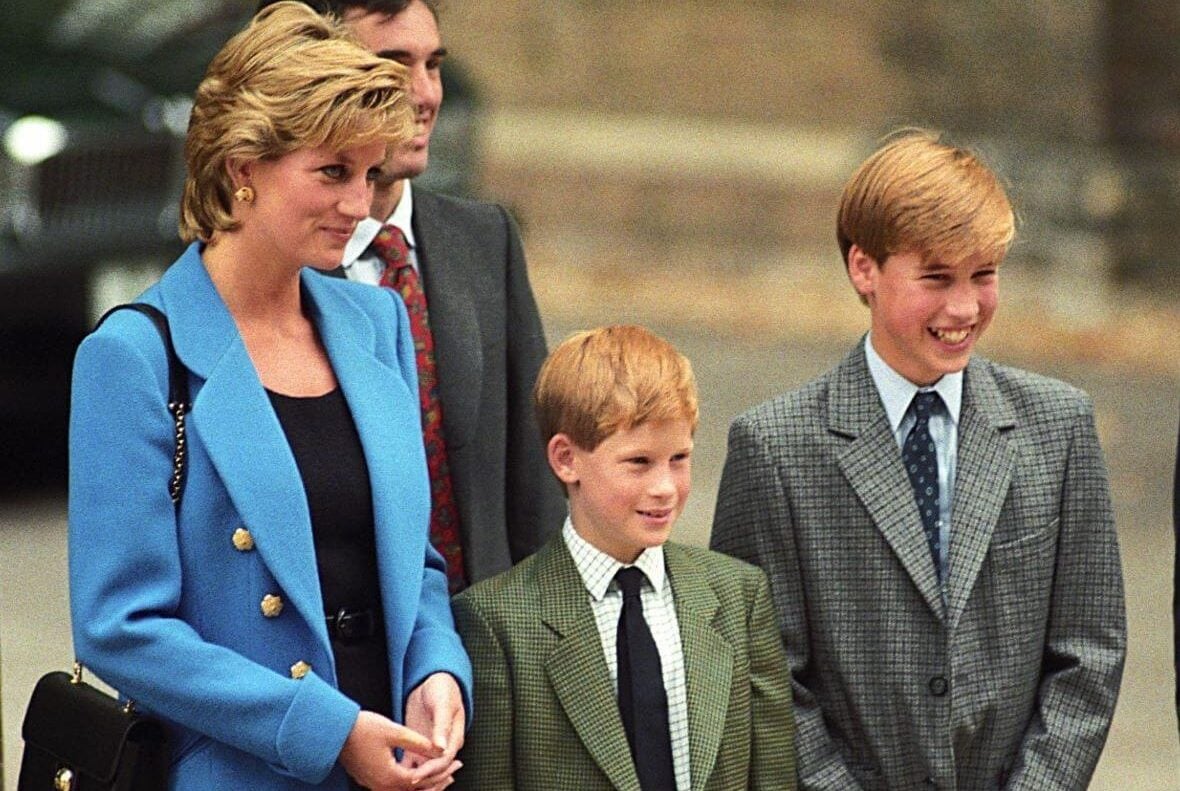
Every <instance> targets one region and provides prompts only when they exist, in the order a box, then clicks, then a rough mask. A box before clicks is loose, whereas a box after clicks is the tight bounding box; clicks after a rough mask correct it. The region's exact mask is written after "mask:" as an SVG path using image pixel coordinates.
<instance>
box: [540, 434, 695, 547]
mask: <svg viewBox="0 0 1180 791" xmlns="http://www.w3.org/2000/svg"><path fill="white" fill-rule="evenodd" d="M692 447H693V440H692V426H691V425H690V423H689V421H688V420H684V419H677V420H659V421H651V422H647V423H641V424H639V425H638V426H634V427H632V428H630V429H626V430H623V431H616V432H615V433H614V434H611V435H610V436H609V437H607V438H606V439H604V440H603V441H602V442H600V443H599V444H598V447H596V448H595V449H594V450H585V449H583V448H580V447H578V446H577V445H575V444H574V443H573V442H572V441H571V440H570V438H569V437H568V436H567V435H565V434H556V435H554V437H553V438H552V439H551V440H550V441H549V448H548V450H549V463H550V465H551V466H552V467H553V471H554V473H555V474H556V475H557V477H558V478H559V479H560V480H561V481H562V482H563V483H564V484H565V485H566V490H567V491H568V493H569V502H570V518H571V520H572V521H573V523H574V529H575V530H577V532H578V535H580V536H581V537H582V538H584V539H585V540H586V541H587V542H589V543H590V544H592V545H593V546H595V547H596V548H598V549H600V550H602V551H603V552H605V553H607V554H608V555H610V556H611V557H613V558H615V559H616V560H618V561H619V562H621V563H632V562H634V561H635V559H636V558H637V557H639V555H640V553H641V552H643V550H645V549H647V548H648V547H657V546H660V545H661V544H663V543H664V542H665V541H667V540H668V535H669V534H670V533H671V531H672V525H673V524H675V522H676V519H677V517H679V516H680V512H681V511H682V510H684V502H685V500H687V499H688V492H689V488H690V485H691V474H692Z"/></svg>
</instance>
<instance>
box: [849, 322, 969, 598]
mask: <svg viewBox="0 0 1180 791" xmlns="http://www.w3.org/2000/svg"><path fill="white" fill-rule="evenodd" d="M865 360H866V362H867V363H868V365H869V374H870V375H871V376H872V377H873V384H875V385H876V386H877V393H878V394H879V395H880V396H881V403H882V405H884V407H885V414H886V415H887V416H888V417H889V426H890V428H892V429H893V437H894V439H896V440H897V447H898V449H899V450H900V449H901V446H902V445H903V444H904V443H905V438H906V437H907V436H908V435H909V433H910V429H912V428H913V427H914V423H916V422H917V417H915V416H914V413H913V412H912V411H910V402H911V401H913V400H914V395H915V394H916V393H918V391H919V390H920V391H922V392H928V391H934V392H936V393H938V395H939V396H940V397H941V398H942V403H943V406H945V407H946V409H944V410H939V411H938V412H937V413H933V414H931V415H930V422H929V426H930V438H931V439H932V440H934V449H935V453H936V454H937V455H938V538H939V542H940V544H941V548H940V552H939V559H938V566H939V570H940V571H941V572H942V573H941V579H942V581H943V584H944V585H945V583H946V579H947V573H948V572H949V571H950V546H951V505H952V503H953V502H954V493H955V492H954V489H955V461H956V459H957V457H958V452H959V409H960V407H961V406H962V404H963V372H962V371H958V372H956V373H953V374H946V375H944V376H943V377H942V378H941V379H939V380H938V381H937V382H935V383H934V384H933V385H931V386H930V387H918V386H917V385H916V384H914V383H913V382H911V381H910V380H908V379H906V378H905V377H904V376H902V375H901V374H899V373H898V372H897V371H895V370H893V369H892V368H891V367H890V366H889V363H887V362H885V361H884V360H883V359H881V355H879V354H877V350H876V349H874V348H873V337H872V335H871V334H870V335H869V337H868V338H867V339H866V340H865ZM943 599H944V604H945V599H946V593H945V588H944V593H943Z"/></svg>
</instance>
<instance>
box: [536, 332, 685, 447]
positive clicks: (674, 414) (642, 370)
mask: <svg viewBox="0 0 1180 791" xmlns="http://www.w3.org/2000/svg"><path fill="white" fill-rule="evenodd" d="M533 405H534V406H535V408H536V412H537V423H538V424H539V425H540V427H541V437H542V439H544V441H545V442H546V443H548V442H549V440H550V439H552V438H553V436H554V435H556V434H565V435H566V436H568V437H569V438H570V440H571V441H572V442H573V443H574V444H575V445H577V446H578V447H579V448H582V449H583V450H587V451H592V450H594V449H595V448H596V447H598V444H599V443H600V442H602V441H603V440H604V439H606V438H607V437H609V436H610V435H612V434H614V433H615V432H617V431H626V430H628V429H630V428H633V427H635V426H638V425H640V424H642V423H646V422H649V421H654V420H681V419H683V420H687V421H689V424H690V426H691V429H692V431H694V432H695V431H696V427H697V420H698V408H697V386H696V379H695V378H694V376H693V373H692V364H691V363H689V361H688V358H686V357H685V356H684V355H682V354H680V352H678V351H676V349H675V348H674V347H673V346H672V344H670V343H668V342H667V341H665V340H664V339H663V338H660V337H658V336H657V335H655V334H654V333H652V332H650V331H649V330H647V329H645V328H643V327H638V326H634V325H615V326H611V327H599V328H598V329H594V330H588V331H585V332H579V333H576V334H574V335H571V336H570V337H569V338H567V339H566V340H564V341H562V343H561V344H560V345H559V346H558V347H557V348H556V349H554V350H553V352H552V353H551V354H550V355H549V357H548V358H547V359H546V360H545V362H544V363H543V364H542V365H541V370H540V372H539V373H538V374H537V383H536V386H535V387H534V388H533Z"/></svg>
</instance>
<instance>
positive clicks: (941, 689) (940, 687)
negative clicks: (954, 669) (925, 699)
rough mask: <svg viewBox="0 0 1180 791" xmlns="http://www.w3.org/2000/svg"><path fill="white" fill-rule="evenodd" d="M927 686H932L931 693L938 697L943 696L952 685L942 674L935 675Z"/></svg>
mask: <svg viewBox="0 0 1180 791" xmlns="http://www.w3.org/2000/svg"><path fill="white" fill-rule="evenodd" d="M927 686H928V687H929V688H930V694H931V695H933V696H934V697H936V698H941V697H942V696H943V695H945V694H946V693H947V691H948V690H949V689H950V688H951V685H950V684H948V683H947V681H946V679H945V678H943V677H942V676H935V677H934V678H932V679H930V683H929V684H927Z"/></svg>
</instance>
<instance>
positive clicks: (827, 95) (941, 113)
mask: <svg viewBox="0 0 1180 791" xmlns="http://www.w3.org/2000/svg"><path fill="white" fill-rule="evenodd" d="M897 9H904V13H898V11H897ZM1178 9H1180V4H1173V3H1168V2H1163V0H1130V2H1119V1H1118V0H1105V1H1104V0H1041V1H1040V2H1034V1H1033V0H976V2H973V3H962V2H958V1H957V0H915V2H911V3H906V4H883V3H875V2H867V1H866V0H836V1H833V2H825V3H811V4H804V3H783V2H773V1H771V0H762V1H760V2H754V1H751V2H741V3H729V4H718V3H713V2H704V0H686V1H685V2H650V3H643V4H639V3H624V2H619V0H548V1H547V2H537V1H536V0H501V1H499V2H492V1H491V0H465V1H464V2H463V3H462V4H459V3H457V2H453V3H451V4H450V6H449V7H448V6H444V11H443V30H444V36H445V38H446V40H447V43H448V46H449V47H450V49H451V50H452V52H453V53H454V54H455V57H456V59H457V60H461V61H462V63H463V64H464V66H465V67H466V68H467V69H468V71H469V72H470V74H471V75H472V76H473V78H474V81H475V83H476V84H477V85H478V86H479V87H480V90H481V93H482V98H483V100H484V106H485V107H486V108H488V113H487V115H486V116H485V132H486V134H485V136H484V146H485V147H484V162H485V163H486V167H485V170H484V173H483V183H484V187H485V191H487V192H488V193H490V194H491V195H492V196H493V197H496V198H498V199H501V200H504V201H506V202H508V203H510V204H511V205H512V206H513V207H514V208H515V210H516V211H517V212H518V214H519V215H520V216H521V219H522V221H523V222H524V223H525V224H526V225H527V226H528V227H529V228H530V232H531V233H533V234H538V235H540V236H551V237H553V238H556V237H557V236H560V235H564V236H569V235H571V234H572V235H573V237H575V238H577V237H585V238H592V237H593V236H594V235H595V233H596V232H597V231H596V229H600V228H603V227H607V228H611V229H612V232H613V234H614V235H615V236H616V237H617V238H618V241H619V246H620V247H622V248H624V249H626V250H629V251H637V250H638V251H641V252H643V254H644V255H643V257H650V256H652V255H658V254H659V250H660V249H661V246H664V245H667V244H668V240H675V241H677V242H678V243H679V242H682V243H684V244H686V245H687V246H689V247H696V246H698V244H699V243H700V242H704V243H706V244H709V245H711V246H713V247H714V248H716V247H732V248H734V249H736V250H737V251H738V252H737V253H736V254H735V255H733V256H732V257H733V258H735V259H738V260H743V261H775V260H784V259H786V258H789V257H790V256H791V255H795V254H799V252H800V251H803V254H805V255H811V254H812V251H816V253H815V254H820V253H819V251H828V254H832V255H834V254H835V253H834V246H833V245H832V244H831V238H832V232H831V217H832V215H833V213H834V211H835V200H836V199H837V196H838V194H839V189H840V186H841V185H842V183H843V180H844V179H845V178H846V177H847V175H848V173H850V172H851V170H852V168H853V167H855V164H856V162H857V161H858V160H859V159H860V158H861V157H863V156H864V155H865V154H867V153H868V152H869V151H871V149H872V148H873V146H874V145H875V142H876V140H878V139H879V138H880V137H881V135H883V134H885V133H887V132H888V131H889V130H891V129H893V128H896V127H898V126H904V125H923V126H931V127H935V128H940V129H944V130H947V131H949V132H950V133H951V135H952V137H953V138H954V139H956V140H961V141H964V142H968V143H970V144H973V145H976V146H977V147H979V148H981V149H982V150H983V151H984V153H985V155H986V156H988V158H989V159H990V160H991V161H992V162H993V163H994V164H995V165H996V166H997V168H998V169H999V170H1000V171H1001V172H1002V174H1003V175H1004V176H1005V177H1006V178H1007V180H1008V181H1009V183H1010V185H1011V192H1012V194H1013V197H1014V199H1015V202H1016V204H1017V206H1018V209H1019V212H1020V215H1021V218H1022V224H1021V231H1020V241H1019V243H1018V245H1017V247H1016V248H1015V249H1014V251H1013V257H1014V258H1019V259H1023V260H1024V261H1027V262H1031V263H1032V264H1033V265H1035V266H1038V267H1042V268H1046V270H1047V271H1057V270H1060V271H1061V272H1062V273H1064V274H1065V276H1067V277H1069V278H1071V283H1070V284H1069V285H1068V286H1067V287H1064V290H1065V291H1073V290H1075V286H1076V287H1077V288H1083V289H1086V288H1087V285H1086V284H1087V283H1089V282H1091V281H1094V280H1097V281H1098V283H1099V287H1096V288H1092V289H1089V290H1088V292H1087V293H1091V292H1092V293H1093V294H1094V295H1095V298H1096V299H1095V303H1096V304H1098V303H1100V302H1101V296H1102V294H1101V290H1102V288H1101V283H1103V282H1107V281H1108V280H1110V279H1111V278H1110V277H1109V276H1110V275H1116V276H1127V275H1141V276H1147V277H1155V278H1156V279H1157V280H1158V279H1160V278H1161V277H1162V278H1163V279H1164V280H1169V275H1171V274H1172V273H1174V272H1175V268H1176V266H1177V263H1176V261H1174V260H1173V259H1176V258H1178V257H1180V253H1174V252H1172V250H1171V249H1170V247H1169V246H1168V245H1167V244H1166V240H1165V239H1163V238H1162V235H1161V232H1162V229H1165V228H1170V226H1171V221H1170V219H1169V220H1166V221H1165V219H1164V218H1166V217H1168V216H1169V215H1170V216H1175V215H1174V210H1175V209H1176V207H1177V205H1178V204H1180V201H1178V200H1177V188H1176V186H1175V184H1176V175H1175V174H1176V169H1175V167H1174V166H1168V165H1167V162H1172V161H1173V159H1172V158H1173V157H1174V155H1175V153H1176V152H1177V151H1180V132H1178V131H1177V130H1178V128H1180V122H1178V121H1177V116H1178V114H1180V111H1178V109H1177V108H1180V90H1176V89H1177V83H1178V82H1180V76H1177V75H1180V62H1178V61H1180V55H1176V54H1173V53H1175V52H1180V48H1176V47H1175V46H1174V42H1175V41H1177V40H1180V36H1178V35H1176V34H1177V33H1178V32H1180V10H1178ZM1116 10H1117V13H1116ZM1161 88H1163V89H1164V90H1162V91H1161V90H1160V89H1161ZM653 124H654V125H656V126H658V127H659V128H660V129H661V130H662V132H661V134H662V138H656V139H655V141H654V142H653V141H652V139H651V136H650V135H647V134H646V133H645V132H643V131H642V130H644V129H649V128H650V127H652V125H653ZM603 126H605V127H610V128H613V129H614V130H615V134H613V135H594V134H589V135H587V134H584V130H585V129H586V128H587V127H593V128H598V127H603ZM636 129H638V130H641V131H640V132H633V131H632V130H636ZM702 129H703V130H705V131H703V132H702V131H701V130H702ZM710 136H711V137H710ZM800 140H804V141H806V142H805V143H804V144H803V145H802V146H799V145H797V141H800ZM710 141H711V142H712V144H713V145H714V146H715V148H716V149H717V151H718V153H719V156H720V158H721V159H723V160H724V161H726V162H729V163H730V164H731V165H732V167H730V169H729V170H728V171H726V170H725V169H724V168H718V167H710V166H709V165H708V163H709V162H710V160H711V159H712V158H711V157H710V153H709V147H710ZM735 141H737V142H735ZM1145 141H1146V142H1145ZM735 146H737V147H740V146H746V147H747V148H749V149H767V150H774V151H782V152H788V153H787V154H786V155H784V157H783V159H791V158H792V157H793V158H795V159H799V158H803V159H806V158H809V157H810V158H813V159H815V161H817V163H818V164H817V166H816V169H815V170H816V172H815V173H814V174H812V175H811V176H810V177H807V176H805V175H801V173H800V170H799V168H796V167H794V165H790V166H780V163H778V162H773V161H770V162H768V161H766V158H765V157H761V158H760V157H759V156H758V155H757V154H755V153H750V154H749V156H746V157H744V158H742V157H740V156H739V157H734V156H732V149H734V148H735ZM1169 147H1170V148H1169ZM620 149H621V150H625V151H629V152H630V155H631V156H630V161H629V162H628V163H625V164H624V165H623V166H619V161H620V159H621V157H620V155H619V153H618V151H619V150H620ZM562 152H565V153H562ZM571 152H572V153H571ZM1161 157H1163V158H1164V159H1161ZM636 160H639V161H641V162H646V163H647V165H646V166H637V165H636V162H635V161H636ZM739 160H740V161H739ZM1165 160H1166V162H1165Z"/></svg>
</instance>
